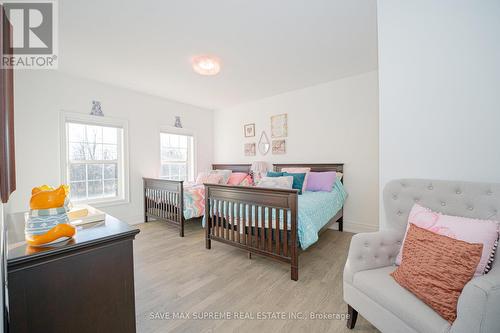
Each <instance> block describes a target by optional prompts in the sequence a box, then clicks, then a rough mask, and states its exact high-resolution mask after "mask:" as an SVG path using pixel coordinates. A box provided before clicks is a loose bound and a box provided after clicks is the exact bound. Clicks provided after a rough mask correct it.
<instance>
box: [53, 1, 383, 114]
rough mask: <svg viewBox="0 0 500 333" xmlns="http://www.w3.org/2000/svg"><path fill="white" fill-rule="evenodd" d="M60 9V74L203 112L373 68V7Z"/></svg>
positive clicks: (254, 4)
mask: <svg viewBox="0 0 500 333" xmlns="http://www.w3.org/2000/svg"><path fill="white" fill-rule="evenodd" d="M58 3H59V17H60V20H59V41H60V42H59V55H60V57H59V69H60V70H61V71H63V72H69V73H71V74H74V75H78V76H82V77H86V78H90V79H94V80H98V81H103V82H107V83H110V84H114V85H118V86H122V87H126V88H130V89H133V90H137V91H141V92H145V93H148V94H153V95H158V96H162V97H165V98H169V99H172V100H177V101H180V102H184V103H188V104H193V105H197V106H201V107H205V108H209V109H220V108H225V107H229V106H232V105H235V104H240V103H244V102H247V101H251V100H256V99H261V98H265V97H268V96H272V95H276V94H280V93H283V92H286V91H290V90H295V89H300V88H304V87H307V86H311V85H315V84H319V83H322V82H327V81H331V80H335V79H339V78H342V77H346V76H350V75H355V74H359V73H363V72H367V71H371V70H375V69H376V68H377V22H376V0H245V1H244V0H212V1H207V0H175V1H174V0H169V1H159V0H141V1H137V0H134V1H131V0H106V1H102V0H86V1H77V0H65V1H59V2H58ZM199 54H213V55H216V56H218V57H219V58H220V59H221V60H222V70H221V72H220V73H219V74H218V75H217V76H213V77H204V76H200V75H198V74H195V73H194V72H193V71H192V69H191V65H190V59H191V57H192V56H194V55H199Z"/></svg>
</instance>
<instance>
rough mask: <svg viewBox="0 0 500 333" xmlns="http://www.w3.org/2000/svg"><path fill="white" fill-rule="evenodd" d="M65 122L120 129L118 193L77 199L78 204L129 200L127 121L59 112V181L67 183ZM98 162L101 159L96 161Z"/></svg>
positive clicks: (119, 202)
mask: <svg viewBox="0 0 500 333" xmlns="http://www.w3.org/2000/svg"><path fill="white" fill-rule="evenodd" d="M67 123H80V124H84V125H94V126H108V127H117V128H120V129H121V133H122V139H121V142H120V141H119V142H118V143H117V144H118V148H117V163H118V170H117V172H118V184H117V185H118V195H117V196H116V197H111V198H96V199H87V200H78V201H76V203H78V204H89V205H92V206H95V207H105V206H113V205H119V204H126V203H129V202H130V193H129V188H130V185H129V183H130V179H129V158H128V156H129V155H128V154H129V146H128V121H127V120H125V119H118V118H111V117H101V116H92V115H86V114H82V113H75V112H66V111H63V112H61V117H60V148H61V153H60V154H61V155H60V162H61V183H62V184H69V165H70V163H69V145H68V127H67V125H66V124H67ZM97 162H98V163H100V162H101V161H97Z"/></svg>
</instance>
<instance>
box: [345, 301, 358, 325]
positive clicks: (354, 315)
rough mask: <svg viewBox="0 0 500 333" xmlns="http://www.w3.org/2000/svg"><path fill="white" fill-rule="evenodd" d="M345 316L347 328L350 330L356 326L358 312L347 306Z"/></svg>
mask: <svg viewBox="0 0 500 333" xmlns="http://www.w3.org/2000/svg"><path fill="white" fill-rule="evenodd" d="M347 314H348V315H349V319H347V328H348V329H350V330H352V329H353V328H354V326H355V325H356V320H357V319H358V311H356V310H354V308H353V307H352V306H350V305H349V304H347Z"/></svg>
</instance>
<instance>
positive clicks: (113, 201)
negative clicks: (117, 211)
mask: <svg viewBox="0 0 500 333" xmlns="http://www.w3.org/2000/svg"><path fill="white" fill-rule="evenodd" d="M128 203H130V201H129V200H128V199H111V200H82V201H75V202H73V205H75V206H76V205H80V204H82V205H90V206H92V207H95V208H101V207H111V206H119V205H126V204H128Z"/></svg>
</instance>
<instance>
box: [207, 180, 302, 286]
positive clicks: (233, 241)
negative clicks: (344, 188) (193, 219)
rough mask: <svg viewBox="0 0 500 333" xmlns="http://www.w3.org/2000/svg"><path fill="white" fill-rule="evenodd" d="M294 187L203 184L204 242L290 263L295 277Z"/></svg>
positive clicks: (208, 245) (295, 220)
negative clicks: (273, 187)
mask: <svg viewBox="0 0 500 333" xmlns="http://www.w3.org/2000/svg"><path fill="white" fill-rule="evenodd" d="M297 200H298V199H297V191H296V190H286V189H267V188H259V187H243V186H228V185H216V184H205V242H206V244H205V245H206V248H207V249H210V248H211V241H212V240H214V241H219V242H223V243H226V244H229V245H232V246H235V247H238V248H241V249H243V250H246V251H248V252H249V253H255V254H258V255H262V256H266V257H269V258H272V259H276V260H280V261H283V262H286V263H289V264H290V268H291V278H292V280H295V281H297V279H298V249H297V247H298V240H297Z"/></svg>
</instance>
